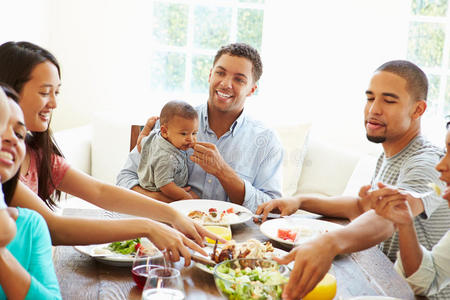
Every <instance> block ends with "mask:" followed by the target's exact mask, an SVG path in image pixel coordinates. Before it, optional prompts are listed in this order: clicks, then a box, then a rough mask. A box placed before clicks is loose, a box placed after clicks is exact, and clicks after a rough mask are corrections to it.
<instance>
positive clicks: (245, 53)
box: [117, 43, 283, 211]
mask: <svg viewBox="0 0 450 300" xmlns="http://www.w3.org/2000/svg"><path fill="white" fill-rule="evenodd" d="M261 74H262V63H261V58H260V56H259V54H258V52H257V51H256V50H255V49H253V48H252V47H250V46H249V45H246V44H241V43H235V44H230V45H227V46H224V47H222V48H221V49H220V50H219V51H218V52H217V54H216V56H215V58H214V63H213V67H212V69H211V71H210V74H209V98H208V102H207V103H206V104H204V105H200V106H199V107H197V108H196V110H197V112H198V114H199V122H200V124H199V132H198V136H197V140H198V141H199V142H197V143H196V145H195V146H194V148H193V153H192V155H190V160H191V162H190V164H189V181H188V185H189V186H190V187H191V188H192V191H193V192H194V193H195V194H196V195H198V196H199V197H200V198H202V199H214V200H223V201H231V202H233V203H236V204H240V205H243V206H245V207H247V208H249V209H250V210H252V211H255V210H256V208H257V207H258V205H260V204H262V203H264V202H266V201H268V200H270V199H273V198H278V197H280V196H281V184H282V182H281V181H282V178H281V177H282V175H281V171H282V170H281V165H282V160H283V148H282V146H281V143H280V141H279V139H278V137H277V136H276V134H275V133H274V131H273V130H271V129H268V128H266V127H265V126H264V125H263V124H262V123H261V122H259V121H255V120H253V119H252V118H250V117H249V116H248V115H246V114H245V113H244V104H245V100H246V98H247V97H248V96H251V95H252V94H253V93H254V92H255V90H256V88H257V82H258V80H259V78H260V77H261ZM139 160H140V154H139V151H138V150H137V149H136V148H135V149H133V150H132V151H131V152H130V154H129V156H128V159H127V162H126V163H125V166H124V168H123V169H122V170H121V171H120V173H119V175H118V177H117V185H119V186H123V187H126V188H130V189H133V190H135V191H137V192H140V193H142V194H145V195H148V196H150V197H152V198H155V199H159V200H162V201H166V200H167V199H165V197H163V195H161V193H158V192H149V191H147V190H145V189H143V188H141V187H140V186H139V183H138V176H137V173H136V170H137V166H138V165H139Z"/></svg>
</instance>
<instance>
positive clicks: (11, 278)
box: [0, 84, 61, 299]
mask: <svg viewBox="0 0 450 300" xmlns="http://www.w3.org/2000/svg"><path fill="white" fill-rule="evenodd" d="M4 91H7V94H8V96H9V100H8V109H9V118H8V120H7V121H8V123H7V126H6V128H5V129H6V130H4V132H3V133H2V135H1V140H2V141H1V155H0V176H1V178H2V189H3V192H4V193H5V200H6V203H7V204H8V205H10V201H11V199H12V195H14V192H15V188H16V183H17V180H18V175H19V172H20V171H19V169H20V165H21V163H22V161H23V159H24V158H25V135H26V128H25V125H24V116H23V113H22V110H21V109H20V107H19V105H18V104H17V99H18V98H16V96H17V95H15V94H14V93H13V92H12V91H8V90H7V88H5V86H3V85H2V84H0V97H2V96H4ZM13 100H14V101H13ZM8 209H9V211H10V215H11V217H12V218H13V219H14V220H15V221H16V226H17V234H16V236H15V237H14V238H13V239H12V241H11V242H10V243H8V244H7V245H3V244H0V299H61V293H60V291H59V286H58V280H57V278H56V274H55V270H54V267H53V261H52V250H51V240H50V233H49V231H48V227H47V224H46V223H45V220H44V219H43V218H42V217H41V216H40V215H39V214H38V213H36V212H35V211H33V210H29V209H26V208H11V207H9V208H8ZM11 217H9V216H8V218H11ZM1 218H2V217H1V216H0V219H1ZM5 246H6V247H5Z"/></svg>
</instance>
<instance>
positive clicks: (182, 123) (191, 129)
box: [161, 116, 198, 150]
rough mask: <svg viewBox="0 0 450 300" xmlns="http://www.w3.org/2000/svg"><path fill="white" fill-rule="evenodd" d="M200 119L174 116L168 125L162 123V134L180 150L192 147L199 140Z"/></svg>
mask: <svg viewBox="0 0 450 300" xmlns="http://www.w3.org/2000/svg"><path fill="white" fill-rule="evenodd" d="M197 132H198V119H193V120H192V119H186V118H183V117H180V116H174V117H173V118H172V119H171V120H170V121H169V123H168V124H167V125H161V135H162V136H163V137H164V138H165V139H166V140H168V141H169V142H170V143H171V144H172V145H174V146H175V147H176V148H178V149H180V150H187V149H188V148H192V147H193V146H194V144H195V142H197Z"/></svg>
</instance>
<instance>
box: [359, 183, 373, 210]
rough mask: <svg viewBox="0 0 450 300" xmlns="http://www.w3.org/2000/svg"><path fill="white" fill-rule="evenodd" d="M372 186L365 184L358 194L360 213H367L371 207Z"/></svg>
mask: <svg viewBox="0 0 450 300" xmlns="http://www.w3.org/2000/svg"><path fill="white" fill-rule="evenodd" d="M370 188H371V186H370V185H364V186H362V187H361V189H360V190H359V194H358V196H359V197H358V200H357V201H358V209H359V212H360V214H363V213H365V212H366V211H368V210H369V209H370V208H371V202H370V197H369V196H370V194H369V190H370Z"/></svg>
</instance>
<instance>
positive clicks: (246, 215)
mask: <svg viewBox="0 0 450 300" xmlns="http://www.w3.org/2000/svg"><path fill="white" fill-rule="evenodd" d="M169 205H170V206H172V207H173V208H175V209H177V210H178V211H179V212H181V213H183V214H185V215H188V214H189V213H190V212H191V211H193V210H200V211H203V212H205V213H208V210H209V209H210V208H215V209H217V211H219V212H220V211H223V210H227V209H230V208H233V211H234V212H235V213H237V212H241V214H240V215H239V216H237V217H238V219H237V220H234V221H232V222H229V223H204V224H203V225H235V224H240V223H244V222H247V221H248V220H250V219H251V218H252V217H253V213H252V212H251V211H250V210H249V209H247V208H246V207H243V206H241V205H237V204H234V203H231V202H226V201H218V200H180V201H174V202H171V203H170V204H169Z"/></svg>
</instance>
